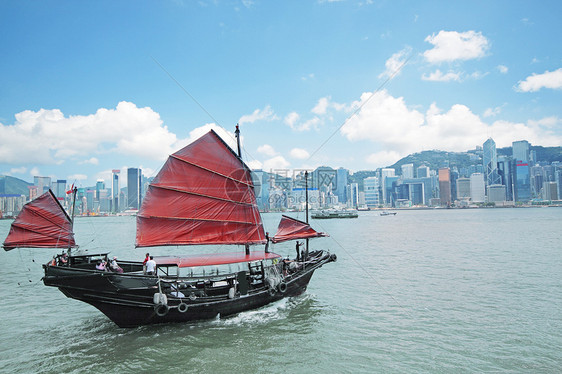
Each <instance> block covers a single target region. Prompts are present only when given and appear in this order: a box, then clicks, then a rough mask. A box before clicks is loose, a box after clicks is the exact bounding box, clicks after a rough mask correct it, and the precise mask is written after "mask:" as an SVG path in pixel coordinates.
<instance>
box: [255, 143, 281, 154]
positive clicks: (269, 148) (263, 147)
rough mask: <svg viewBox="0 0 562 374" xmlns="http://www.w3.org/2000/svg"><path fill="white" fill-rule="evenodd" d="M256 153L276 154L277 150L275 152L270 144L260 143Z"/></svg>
mask: <svg viewBox="0 0 562 374" xmlns="http://www.w3.org/2000/svg"><path fill="white" fill-rule="evenodd" d="M258 153H261V154H264V155H266V156H270V157H272V156H275V155H277V152H275V149H273V147H272V146H270V145H269V144H264V145H260V146H259V147H258Z"/></svg>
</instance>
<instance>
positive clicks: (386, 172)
mask: <svg viewBox="0 0 562 374" xmlns="http://www.w3.org/2000/svg"><path fill="white" fill-rule="evenodd" d="M395 174H396V170H394V169H393V168H384V169H381V179H380V184H381V190H382V201H383V204H387V203H388V202H389V201H390V196H389V195H388V191H387V188H386V186H387V182H386V179H387V178H391V177H394V176H395ZM391 185H392V183H391Z"/></svg>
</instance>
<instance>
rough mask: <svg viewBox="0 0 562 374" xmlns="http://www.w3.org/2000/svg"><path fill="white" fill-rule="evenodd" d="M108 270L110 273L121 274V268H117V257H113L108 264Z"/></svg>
mask: <svg viewBox="0 0 562 374" xmlns="http://www.w3.org/2000/svg"><path fill="white" fill-rule="evenodd" d="M109 268H110V269H111V271H114V272H116V273H122V272H123V269H122V268H121V266H119V264H117V257H116V256H113V260H112V261H111V262H110V263H109Z"/></svg>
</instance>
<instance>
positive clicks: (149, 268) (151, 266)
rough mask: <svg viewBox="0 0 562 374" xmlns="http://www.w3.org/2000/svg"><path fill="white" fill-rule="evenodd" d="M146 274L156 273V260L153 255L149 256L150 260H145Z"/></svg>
mask: <svg viewBox="0 0 562 374" xmlns="http://www.w3.org/2000/svg"><path fill="white" fill-rule="evenodd" d="M146 274H148V275H154V274H156V261H154V257H153V256H150V260H148V261H147V262H146Z"/></svg>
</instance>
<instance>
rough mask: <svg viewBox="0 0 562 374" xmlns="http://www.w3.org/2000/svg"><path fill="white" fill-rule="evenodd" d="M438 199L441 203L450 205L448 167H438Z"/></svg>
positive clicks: (449, 175)
mask: <svg viewBox="0 0 562 374" xmlns="http://www.w3.org/2000/svg"><path fill="white" fill-rule="evenodd" d="M439 199H440V202H441V205H443V206H448V205H451V170H450V169H449V168H441V169H439Z"/></svg>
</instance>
